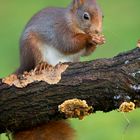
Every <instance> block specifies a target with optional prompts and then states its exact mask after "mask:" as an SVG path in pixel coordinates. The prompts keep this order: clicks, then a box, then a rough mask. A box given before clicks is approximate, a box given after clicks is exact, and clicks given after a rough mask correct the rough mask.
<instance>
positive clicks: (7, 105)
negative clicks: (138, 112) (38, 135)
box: [0, 48, 140, 133]
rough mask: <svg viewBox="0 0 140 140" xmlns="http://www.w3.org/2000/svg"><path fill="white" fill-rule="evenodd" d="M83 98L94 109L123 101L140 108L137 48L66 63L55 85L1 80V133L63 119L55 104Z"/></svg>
mask: <svg viewBox="0 0 140 140" xmlns="http://www.w3.org/2000/svg"><path fill="white" fill-rule="evenodd" d="M73 98H78V99H82V100H86V101H87V103H88V105H89V106H92V107H93V108H94V110H93V112H96V111H99V110H100V111H104V112H108V111H111V110H114V109H118V108H119V106H120V104H121V103H122V102H124V101H128V102H129V101H132V102H134V103H135V104H136V106H137V107H140V48H136V49H133V50H131V51H128V52H125V53H122V54H119V55H118V56H116V57H114V58H110V59H98V60H94V61H90V62H79V63H68V68H67V69H66V70H65V71H64V72H63V73H62V75H61V80H60V81H59V82H58V83H57V84H48V83H47V82H43V81H40V82H39V81H34V82H32V83H30V84H29V85H27V86H26V87H23V88H18V87H16V86H14V85H12V86H9V85H7V84H5V83H3V82H2V79H1V80H0V133H2V132H6V131H7V130H10V131H19V130H24V129H27V128H30V127H34V126H36V125H38V124H41V123H44V122H48V121H49V120H56V119H65V116H64V114H60V112H59V111H58V105H60V104H61V103H63V102H64V101H65V100H68V99H73Z"/></svg>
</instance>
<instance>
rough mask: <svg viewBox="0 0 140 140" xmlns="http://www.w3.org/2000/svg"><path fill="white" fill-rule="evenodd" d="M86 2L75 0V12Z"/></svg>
mask: <svg viewBox="0 0 140 140" xmlns="http://www.w3.org/2000/svg"><path fill="white" fill-rule="evenodd" d="M84 2H85V0H73V3H72V8H73V10H74V9H77V8H78V7H80V6H81V5H83V4H84Z"/></svg>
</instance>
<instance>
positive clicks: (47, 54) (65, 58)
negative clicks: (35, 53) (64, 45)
mask: <svg viewBox="0 0 140 140" xmlns="http://www.w3.org/2000/svg"><path fill="white" fill-rule="evenodd" d="M84 52H85V49H83V50H81V51H80V52H78V53H76V54H72V55H64V54H62V53H61V52H59V51H58V50H57V49H56V48H54V47H52V46H48V45H44V46H43V50H42V53H43V61H45V62H47V63H49V64H50V65H53V66H55V65H56V64H58V63H59V62H62V63H63V62H77V61H79V60H80V56H81V55H82V54H84Z"/></svg>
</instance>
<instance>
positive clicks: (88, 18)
mask: <svg viewBox="0 0 140 140" xmlns="http://www.w3.org/2000/svg"><path fill="white" fill-rule="evenodd" d="M83 18H84V19H85V20H90V15H89V13H88V12H84V14H83Z"/></svg>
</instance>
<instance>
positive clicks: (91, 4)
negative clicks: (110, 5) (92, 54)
mask: <svg viewBox="0 0 140 140" xmlns="http://www.w3.org/2000/svg"><path fill="white" fill-rule="evenodd" d="M70 10H71V17H72V19H71V20H72V22H73V23H74V25H75V27H76V28H78V30H79V31H80V30H81V32H85V33H89V34H98V33H100V32H101V31H102V19H103V15H102V11H101V9H100V8H99V6H98V4H97V3H96V0H73V2H72V4H71V6H70Z"/></svg>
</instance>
